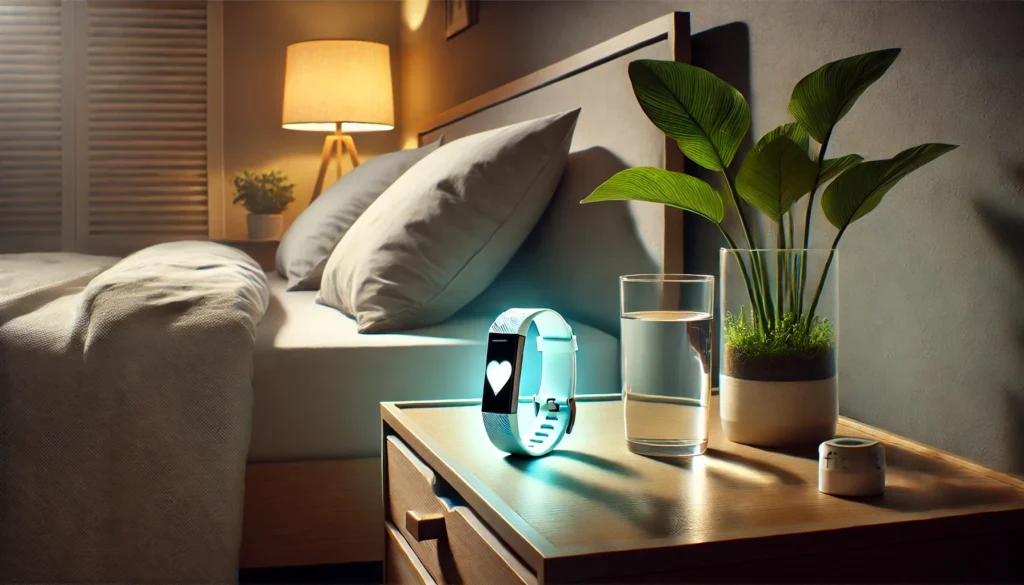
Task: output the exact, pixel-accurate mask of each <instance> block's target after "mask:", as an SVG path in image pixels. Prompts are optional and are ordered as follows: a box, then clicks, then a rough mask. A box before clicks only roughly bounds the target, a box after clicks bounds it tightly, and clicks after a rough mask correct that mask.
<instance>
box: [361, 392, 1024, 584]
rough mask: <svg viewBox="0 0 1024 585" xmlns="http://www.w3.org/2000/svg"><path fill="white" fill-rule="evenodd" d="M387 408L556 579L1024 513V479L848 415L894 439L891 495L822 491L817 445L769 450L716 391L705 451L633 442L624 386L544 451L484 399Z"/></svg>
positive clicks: (590, 405)
mask: <svg viewBox="0 0 1024 585" xmlns="http://www.w3.org/2000/svg"><path fill="white" fill-rule="evenodd" d="M381 413H382V417H383V419H384V423H385V435H387V434H389V433H391V432H393V433H394V434H397V435H398V436H399V437H400V438H401V439H402V441H404V442H405V443H406V444H408V445H409V446H410V447H411V448H412V449H414V450H415V451H416V453H417V454H418V455H419V456H420V457H422V458H423V460H424V462H425V463H426V464H427V465H429V466H430V467H431V468H432V469H434V471H435V472H436V473H437V474H438V475H439V476H440V477H441V478H442V479H444V481H445V482H447V483H448V484H450V486H451V487H452V488H454V489H455V490H456V491H457V492H458V493H459V495H460V496H461V497H462V498H463V499H464V500H466V502H467V503H468V504H469V505H470V506H471V507H472V509H473V510H474V511H475V512H476V513H477V514H478V515H479V516H480V517H481V518H482V519H483V520H484V521H485V522H486V523H487V524H488V525H489V526H490V527H491V529H492V530H494V532H495V533H496V534H497V535H498V536H500V537H501V539H502V540H503V541H504V542H505V543H506V544H507V545H508V546H509V547H510V548H511V549H512V550H513V551H515V553H516V554H517V555H518V556H519V557H520V558H522V560H523V561H524V562H525V563H526V564H527V565H528V566H530V567H531V568H532V569H533V570H535V571H537V573H538V575H540V574H544V575H545V580H550V581H561V580H586V578H587V575H593V576H594V577H597V576H601V577H605V578H607V577H608V576H609V575H614V574H616V571H623V570H624V569H623V567H624V566H627V565H629V564H634V566H635V563H644V564H645V567H646V569H647V570H649V571H650V572H652V573H656V572H657V571H658V570H659V569H658V567H659V566H664V567H665V569H664V570H678V568H679V567H680V566H687V565H690V564H695V565H701V564H704V565H706V564H710V563H713V562H714V561H715V559H716V558H717V559H718V560H719V561H721V562H726V561H728V560H729V559H730V557H733V556H734V555H738V556H741V557H743V558H744V559H749V558H752V555H753V558H756V557H764V556H765V555H767V556H768V557H771V556H772V555H773V554H774V556H776V557H777V556H783V554H790V555H792V554H793V550H799V551H800V552H801V553H802V554H814V553H815V551H821V552H824V551H826V550H828V548H826V547H833V546H835V545H837V544H842V545H844V546H846V545H851V546H858V545H864V544H865V543H867V542H873V543H877V542H878V541H881V542H886V541H894V542H900V541H906V540H918V539H921V538H924V537H927V538H929V539H941V538H943V537H945V536H957V537H962V536H963V535H964V534H972V533H989V532H997V531H999V530H1020V527H1021V526H1024V481H1021V480H1020V479H1018V478H1015V477H1012V476H1008V475H1005V474H1001V473H998V472H995V471H992V470H989V469H986V468H984V467H982V466H980V465H977V464H974V463H971V462H968V461H965V460H963V459H960V458H958V457H955V456H953V455H950V454H947V453H944V452H940V451H937V450H934V449H931V448H929V447H926V446H923V445H919V444H917V443H914V442H911V441H909V440H907V439H904V438H902V437H898V436H895V435H892V434H889V433H886V432H884V431H880V430H877V429H874V428H872V427H869V426H867V425H864V424H861V423H858V422H856V421H852V420H849V419H845V418H844V419H841V421H840V426H839V431H838V435H839V436H853V437H871V438H874V439H877V440H879V441H880V442H882V443H883V444H884V445H885V448H886V460H887V468H888V479H887V486H886V493H885V495H884V496H880V497H874V498H860V499H844V498H837V497H832V496H828V495H825V494H822V493H820V492H818V490H817V449H816V447H809V448H807V449H800V450H785V451H783V450H765V449H758V448H755V447H749V446H746V445H740V444H737V443H731V442H729V441H727V440H726V439H725V438H724V437H723V436H722V433H721V429H720V424H719V421H718V417H717V396H716V397H715V398H714V401H713V408H712V416H711V422H710V425H711V429H710V442H709V449H708V452H707V454H706V455H704V456H701V457H696V458H693V459H691V460H687V459H678V460H657V459H652V458H647V457H642V456H639V455H635V454H632V453H630V452H629V451H628V449H627V448H626V444H625V439H624V435H623V420H622V405H621V402H619V398H618V396H614V397H580V398H579V401H578V417H577V424H576V428H575V430H574V432H573V434H571V435H569V436H567V437H566V438H565V439H564V440H563V441H562V443H561V444H560V445H559V446H558V448H557V449H556V450H555V452H553V453H552V454H551V455H549V456H547V457H543V458H539V459H525V458H520V457H512V456H506V455H505V454H504V453H502V452H500V451H498V450H497V449H496V448H494V447H493V446H492V445H491V444H490V442H489V441H488V439H487V436H486V434H485V433H484V430H483V425H482V424H481V422H480V407H479V401H439V402H419V403H383V404H382V405H381ZM385 492H387V486H385ZM755 542H756V545H755ZM794 547H795V548H794ZM583 557H585V559H584V558H583ZM620 574H627V573H620ZM823 578H825V577H824V576H823Z"/></svg>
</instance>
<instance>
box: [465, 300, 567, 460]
mask: <svg viewBox="0 0 1024 585" xmlns="http://www.w3.org/2000/svg"><path fill="white" fill-rule="evenodd" d="M533 323H536V325H537V331H538V333H540V335H539V336H538V338H537V349H538V350H540V352H541V364H542V368H543V370H542V372H541V381H540V388H539V390H538V391H537V394H536V396H535V397H534V400H533V403H532V404H531V405H530V406H529V407H528V408H529V409H530V412H529V415H528V416H530V417H533V424H532V425H531V426H530V428H529V429H528V430H525V431H523V432H520V428H519V423H520V421H519V416H520V412H519V406H520V405H521V404H522V403H517V404H515V405H513V407H515V408H516V410H517V412H514V413H512V414H501V413H492V412H485V413H483V420H484V429H485V430H486V431H487V436H488V437H489V438H490V439H491V442H492V443H494V446H496V447H497V448H499V449H501V450H502V451H505V452H507V453H516V454H520V455H530V456H535V457H536V456H540V455H545V454H547V453H549V452H551V450H552V449H554V448H555V446H557V445H558V443H559V442H560V441H561V440H562V437H564V436H565V434H566V433H567V432H569V431H571V425H572V424H573V422H574V420H573V419H574V415H575V408H576V405H575V397H576V349H577V344H576V336H575V335H573V333H572V327H570V326H569V324H568V323H566V321H565V319H563V318H562V316H561V315H559V314H558V313H557V312H556V311H553V310H551V309H509V310H507V311H505V312H504V313H502V314H501V315H499V316H498V318H497V319H495V320H494V323H493V324H491V333H514V334H518V335H522V336H524V337H525V336H526V334H527V333H528V332H529V330H530V325H531V324H533ZM534 410H536V416H534Z"/></svg>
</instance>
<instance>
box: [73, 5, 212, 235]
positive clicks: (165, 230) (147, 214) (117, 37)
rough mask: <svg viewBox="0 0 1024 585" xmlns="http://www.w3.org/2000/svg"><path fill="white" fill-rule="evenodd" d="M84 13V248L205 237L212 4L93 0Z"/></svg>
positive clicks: (80, 120)
mask: <svg viewBox="0 0 1024 585" xmlns="http://www.w3.org/2000/svg"><path fill="white" fill-rule="evenodd" d="M80 6H81V5H80ZM84 8H85V18H84V21H85V22H84V23H83V26H81V27H80V29H79V30H81V31H82V34H81V35H80V36H81V37H82V38H83V39H84V45H85V50H84V63H82V64H81V66H80V67H79V70H81V71H83V72H84V75H82V76H81V77H82V78H81V80H80V81H79V83H78V87H79V88H80V91H81V94H83V95H84V96H85V97H84V99H79V100H78V107H79V108H80V109H79V115H78V132H79V141H78V144H79V148H78V150H77V152H78V153H79V156H78V161H79V162H78V181H77V185H78V188H79V189H80V190H81V189H83V188H84V190H85V196H84V197H83V196H82V195H81V194H79V195H78V196H77V200H78V201H79V204H80V207H82V209H81V210H80V212H79V213H78V234H79V241H80V246H79V247H80V248H84V249H86V250H88V251H90V252H93V253H124V252H128V251H131V250H134V249H137V248H139V247H142V246H144V245H148V244H151V243H154V242H158V241H168V240H180V239H190V238H199V239H205V238H206V237H207V235H208V233H209V232H208V215H209V206H208V196H209V189H208V180H207V138H208V137H207V66H208V63H207V6H206V2H205V1H159V0H143V1H139V0H136V1H114V0H90V1H89V2H88V3H86V4H85V5H84ZM83 29H84V30H83ZM79 59H80V60H82V57H81V56H80V57H79ZM83 154H84V155H83ZM83 238H84V240H85V241H84V242H83V241H82V239H83ZM82 244H84V245H82Z"/></svg>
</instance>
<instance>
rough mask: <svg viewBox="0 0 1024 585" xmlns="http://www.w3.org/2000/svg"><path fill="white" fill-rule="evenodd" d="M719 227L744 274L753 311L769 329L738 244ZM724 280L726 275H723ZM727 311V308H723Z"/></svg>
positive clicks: (762, 325)
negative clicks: (755, 311)
mask: <svg viewBox="0 0 1024 585" xmlns="http://www.w3.org/2000/svg"><path fill="white" fill-rule="evenodd" d="M715 225H717V226H718V231H720V232H722V236H723V237H724V238H725V241H726V242H727V243H728V244H729V247H730V248H731V249H732V250H733V251H734V252H735V256H736V262H737V263H738V264H739V265H740V272H741V273H742V274H743V282H744V283H745V284H746V285H747V296H748V297H750V304H751V305H752V306H751V309H752V310H753V309H756V310H757V317H758V324H759V325H760V326H761V327H767V326H768V325H767V323H764V308H763V307H761V305H760V298H759V297H758V296H757V295H756V294H754V286H753V284H752V283H751V281H750V274H749V273H748V272H747V265H746V263H745V262H743V257H742V256H740V254H739V249H738V248H737V247H736V242H735V241H734V240H733V239H732V238H731V237H730V236H729V233H728V232H726V231H725V228H723V227H722V224H715ZM722 277H723V279H724V277H725V275H724V274H723V275H722ZM722 285H723V283H719V285H718V286H722ZM722 309H723V310H725V307H722Z"/></svg>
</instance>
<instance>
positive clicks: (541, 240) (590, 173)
mask: <svg viewBox="0 0 1024 585" xmlns="http://www.w3.org/2000/svg"><path fill="white" fill-rule="evenodd" d="M624 168H626V164H625V163H624V162H623V161H622V160H621V159H620V158H619V157H618V156H616V155H615V153H613V152H611V151H609V150H608V149H606V148H602V147H591V148H587V149H584V150H581V151H578V152H574V153H572V154H570V155H569V161H568V163H567V164H566V167H565V173H564V174H563V175H562V180H561V182H560V183H559V186H558V190H557V191H556V192H555V195H554V197H553V198H552V200H551V203H550V204H549V205H548V207H547V210H546V211H545V212H544V215H543V216H541V218H540V220H539V221H538V222H537V226H536V227H535V228H534V229H533V231H532V232H531V233H530V235H529V237H527V239H526V241H525V242H523V245H522V246H521V247H520V248H519V251H518V252H516V255H515V256H514V257H513V258H512V260H511V261H510V262H509V263H508V265H507V266H506V267H505V269H504V270H503V271H502V272H501V274H499V275H498V277H497V279H496V280H495V284H494V285H492V286H491V287H489V288H488V289H487V290H486V291H485V292H484V293H483V294H481V295H480V297H478V298H477V299H476V300H475V301H473V303H471V304H470V305H469V306H468V307H467V308H466V309H465V311H466V312H467V313H473V314H480V315H484V314H492V315H496V314H498V313H500V312H501V311H503V310H505V308H508V307H530V306H541V307H550V308H553V309H555V310H557V311H559V312H560V313H562V314H563V315H566V316H567V317H569V318H570V319H577V320H579V321H582V322H584V323H586V324H588V325H592V326H595V327H597V328H599V329H602V330H603V331H606V332H608V333H611V334H613V335H615V336H618V331H619V316H618V312H617V311H616V310H614V309H612V310H609V309H610V308H614V307H618V303H619V300H618V299H619V283H618V276H619V275H622V274H633V273H638V272H658V271H659V268H658V261H657V260H656V259H655V258H652V257H651V255H650V254H649V253H648V252H647V251H646V250H645V249H644V248H643V246H642V245H640V244H639V243H638V242H639V241H640V239H641V236H640V234H639V232H638V226H637V222H636V218H635V217H634V216H633V212H632V211H631V208H630V206H629V205H628V204H626V203H622V202H614V203H599V204H593V205H580V201H581V200H582V199H584V198H585V197H586V196H587V195H590V193H591V192H592V191H593V190H594V189H595V188H596V187H597V186H598V185H600V184H601V183H602V182H604V181H605V180H606V179H607V178H608V177H611V176H612V175H614V174H615V173H617V172H619V171H621V170H622V169H624ZM631 242H637V243H636V244H635V245H629V243H631Z"/></svg>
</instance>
